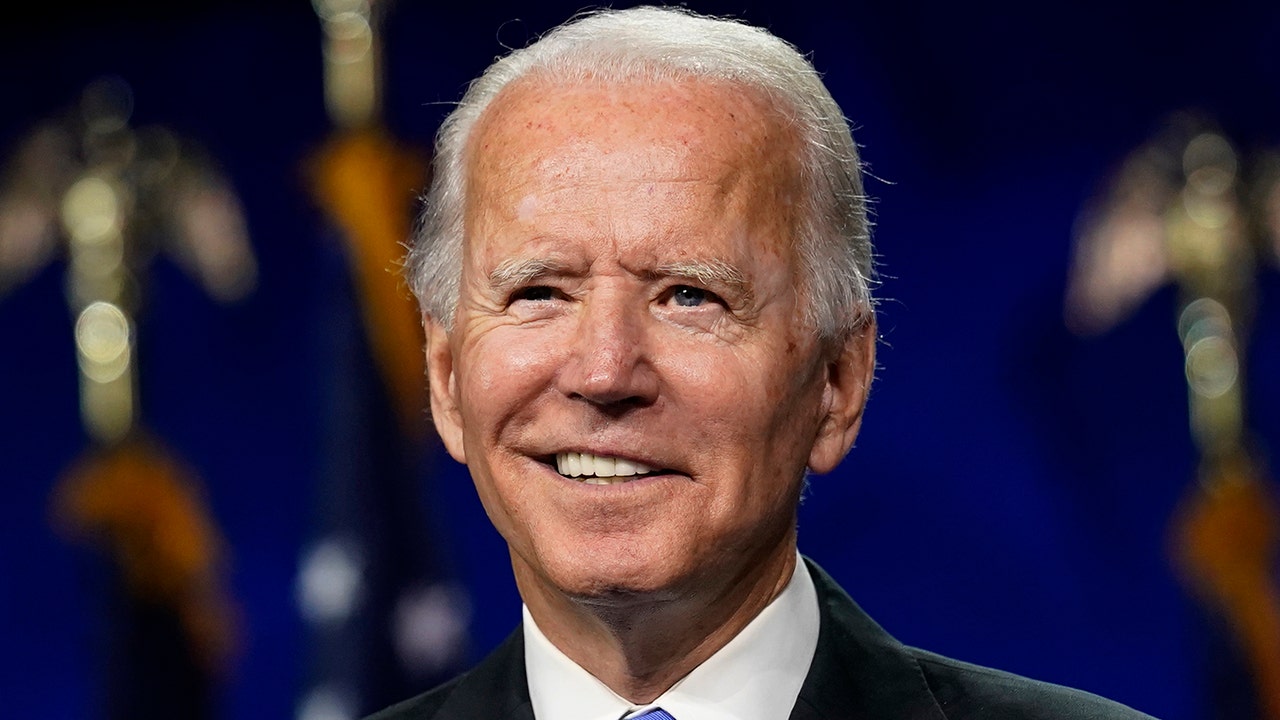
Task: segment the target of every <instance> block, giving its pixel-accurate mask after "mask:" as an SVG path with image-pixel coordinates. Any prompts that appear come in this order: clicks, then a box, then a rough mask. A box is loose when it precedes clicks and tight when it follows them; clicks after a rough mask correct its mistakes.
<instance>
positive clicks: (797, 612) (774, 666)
mask: <svg viewBox="0 0 1280 720" xmlns="http://www.w3.org/2000/svg"><path fill="white" fill-rule="evenodd" d="M817 647H818V594H817V591H815V590H814V587H813V580H812V579H811V578H810V577H809V569H808V568H806V567H805V565H804V562H803V561H802V560H801V559H800V557H799V555H798V554H797V557H796V569H795V572H794V573H793V574H792V576H791V580H790V582H788V583H787V586H786V587H785V588H783V590H782V592H781V593H779V594H778V597H776V598H774V600H773V602H771V603H769V605H768V606H766V607H765V609H764V610H762V611H761V612H760V614H759V615H757V616H756V617H755V619H753V620H752V621H751V622H750V623H748V624H747V626H746V627H745V628H743V629H742V632H740V633H738V635H737V636H736V637H734V638H733V639H732V640H730V641H729V643H728V644H726V645H725V646H724V647H722V648H720V649H719V650H717V651H716V653H715V654H714V655H712V656H711V657H709V658H707V660H706V661H705V662H703V663H702V664H701V665H699V666H698V667H696V668H694V669H693V670H692V671H691V672H690V673H689V674H688V675H686V676H684V678H682V679H681V680H679V681H678V682H676V684H675V685H673V686H671V689H669V690H667V691H666V692H664V693H663V694H662V695H661V696H660V697H659V698H658V699H657V700H654V701H653V702H652V703H650V704H648V705H634V704H632V703H630V702H628V701H627V700H625V699H623V698H622V697H620V696H619V695H618V694H617V693H615V692H614V691H612V690H610V689H609V688H608V686H606V685H605V684H604V683H602V682H600V681H599V680H597V679H596V677H595V676H594V675H592V674H591V673H589V672H587V671H586V670H584V669H582V667H581V666H579V665H578V664H577V663H575V662H574V661H572V660H570V659H569V658H568V657H567V656H566V655H565V654H564V653H562V652H560V650H559V649H558V648H556V646H555V645H552V644H551V641H550V640H547V638H546V636H545V635H543V634H542V631H541V630H539V629H538V625H537V623H535V622H534V621H533V616H532V615H530V614H529V608H528V606H525V608H524V662H525V668H526V670H527V672H528V677H529V699H530V700H531V701H532V704H533V716H534V717H535V718H537V720H619V719H620V718H624V717H628V716H630V715H633V714H639V713H640V711H647V710H649V709H651V708H655V707H661V708H662V709H663V710H666V711H667V712H668V713H671V715H672V717H674V718H676V720H786V719H787V718H788V717H789V716H790V715H791V709H792V707H794V705H795V702H796V697H797V696H798V695H799V694H800V686H801V685H803V684H804V679H805V676H806V675H807V674H808V672H809V664H810V663H811V662H813V653H814V650H816V649H817Z"/></svg>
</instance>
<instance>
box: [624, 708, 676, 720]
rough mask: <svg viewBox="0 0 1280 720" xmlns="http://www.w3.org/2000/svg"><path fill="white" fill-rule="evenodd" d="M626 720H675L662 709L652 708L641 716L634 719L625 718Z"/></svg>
mask: <svg viewBox="0 0 1280 720" xmlns="http://www.w3.org/2000/svg"><path fill="white" fill-rule="evenodd" d="M627 720H676V719H675V718H673V717H671V713H669V712H667V711H666V710H663V709H662V708H654V709H652V710H650V711H649V712H647V713H645V714H643V715H636V716H634V717H629V718H627Z"/></svg>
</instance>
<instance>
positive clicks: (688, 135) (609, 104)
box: [466, 76, 799, 216]
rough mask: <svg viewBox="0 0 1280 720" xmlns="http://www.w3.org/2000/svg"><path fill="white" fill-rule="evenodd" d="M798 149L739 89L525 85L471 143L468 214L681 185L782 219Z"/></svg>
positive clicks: (514, 87) (637, 83) (760, 101)
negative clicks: (552, 198) (596, 190)
mask: <svg viewBox="0 0 1280 720" xmlns="http://www.w3.org/2000/svg"><path fill="white" fill-rule="evenodd" d="M796 146H797V144H796V141H795V132H794V130H793V129H792V127H791V124H790V123H789V122H788V121H787V120H786V118H784V117H783V115H782V114H781V113H780V112H778V111H777V110H776V109H774V108H773V106H772V105H771V104H770V103H768V102H767V101H766V100H765V99H764V97H763V95H762V94H761V93H760V92H758V91H756V90H754V89H752V88H749V87H745V86H742V85H738V84H730V83H728V82H725V81H712V80H702V79H668V80H661V81H649V80H634V81H626V82H608V81H604V80H585V81H575V82H557V81H554V80H552V79H549V78H545V77H537V76H534V77H528V78H524V79H521V80H518V81H516V82H514V83H512V84H511V85H510V86H508V87H507V88H506V89H504V90H503V91H502V92H501V93H500V94H499V96H498V97H497V98H496V99H495V100H494V101H493V102H492V103H491V104H490V106H489V108H488V109H487V110H486V111H485V113H484V114H483V115H482V117H481V118H480V120H479V122H478V123H477V126H476V128H475V131H474V132H473V133H472V136H471V142H470V145H469V147H468V158H467V159H468V163H467V166H468V172H467V184H466V197H467V202H468V206H469V207H468V215H473V214H474V213H473V210H474V209H475V208H474V207H473V206H475V205H481V204H486V203H491V202H492V201H493V200H494V199H495V198H503V199H504V200H508V201H509V200H510V199H528V198H530V197H536V198H538V199H539V200H542V199H545V196H546V195H548V194H549V193H554V192H556V191H557V190H558V189H570V190H571V191H572V193H573V197H574V198H576V197H578V195H577V193H580V192H581V190H582V189H583V187H584V186H585V187H597V186H605V187H610V188H616V189H618V191H619V192H627V191H628V189H629V188H634V187H635V186H636V185H637V184H644V183H665V184H667V185H668V186H669V185H671V184H672V183H676V184H678V183H682V182H683V183H700V184H702V185H704V186H708V188H709V189H710V191H711V192H712V193H713V194H716V193H718V194H719V195H721V196H723V197H724V199H725V200H726V201H727V202H733V201H734V198H736V202H738V203H739V204H741V205H742V206H743V207H742V208H740V211H741V212H743V213H761V212H765V211H766V209H767V211H769V212H774V213H775V214H776V210H777V209H778V208H780V207H788V208H789V207H790V206H791V205H792V204H793V201H794V198H795V196H796V194H797V192H796V190H797V188H798V186H799V180H798V171H797V162H796V153H795V151H794V150H795V148H796ZM730 196H733V197H732V198H731V197H730ZM508 204H509V202H508ZM492 209H493V208H488V210H492ZM507 209H508V210H510V211H512V212H517V213H518V208H510V207H509V208H507ZM784 214H785V215H787V216H789V215H790V213H789V212H786V213H784Z"/></svg>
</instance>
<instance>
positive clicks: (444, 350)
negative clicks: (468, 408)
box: [422, 316, 467, 465]
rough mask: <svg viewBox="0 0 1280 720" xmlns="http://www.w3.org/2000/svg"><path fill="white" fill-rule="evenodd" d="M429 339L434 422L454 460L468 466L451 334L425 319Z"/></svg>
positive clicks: (428, 377) (427, 348)
mask: <svg viewBox="0 0 1280 720" xmlns="http://www.w3.org/2000/svg"><path fill="white" fill-rule="evenodd" d="M422 325H423V328H424V329H425V330H426V335H427V347H426V353H427V389H428V391H429V392H430V394H431V419H432V421H434V422H435V425H436V432H437V433H439V434H440V440H441V442H443V443H444V447H445V449H446V450H448V451H449V454H450V455H451V456H453V459H454V460H457V461H458V462H460V463H462V464H464V465H465V464H466V462H467V453H466V449H465V448H464V447H463V443H462V414H461V412H460V410H459V407H458V383H457V378H456V376H455V374H454V367H453V348H452V347H451V346H450V345H449V332H448V331H447V330H445V328H444V326H443V325H441V324H440V323H439V322H437V321H436V320H435V319H434V318H431V317H429V316H428V317H424V318H423V323H422Z"/></svg>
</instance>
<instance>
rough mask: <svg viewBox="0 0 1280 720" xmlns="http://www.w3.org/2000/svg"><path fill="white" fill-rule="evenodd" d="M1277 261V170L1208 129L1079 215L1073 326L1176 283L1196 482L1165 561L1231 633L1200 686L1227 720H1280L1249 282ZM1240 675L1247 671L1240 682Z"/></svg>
mask: <svg viewBox="0 0 1280 720" xmlns="http://www.w3.org/2000/svg"><path fill="white" fill-rule="evenodd" d="M1277 259H1280V162H1278V161H1277V159H1276V156H1275V154H1274V153H1260V154H1257V155H1256V156H1253V157H1249V156H1243V155H1241V154H1240V153H1239V152H1238V151H1237V150H1236V148H1235V146H1234V145H1233V144H1232V143H1231V142H1230V140H1228V138H1227V137H1226V135H1225V134H1224V133H1223V132H1222V131H1221V130H1220V129H1219V128H1218V127H1217V126H1216V125H1215V124H1214V123H1213V122H1211V121H1209V120H1208V119H1206V118H1203V117H1199V116H1197V115H1195V114H1192V113H1181V114H1178V115H1175V116H1174V117H1172V118H1170V119H1169V120H1168V121H1167V122H1166V123H1165V124H1164V127H1163V128H1162V129H1161V131H1160V132H1159V133H1158V134H1157V136H1156V137H1155V138H1154V139H1152V140H1151V141H1150V142H1148V143H1146V144H1144V145H1143V146H1142V147H1140V148H1138V149H1137V150H1135V151H1134V152H1133V153H1131V154H1130V156H1129V157H1128V158H1127V159H1126V160H1125V161H1124V163H1123V164H1122V166H1121V168H1120V170H1119V172H1118V173H1117V174H1116V176H1115V177H1114V178H1113V180H1112V183H1111V187H1110V189H1109V191H1108V192H1106V193H1105V194H1103V195H1101V196H1100V197H1098V198H1097V199H1096V200H1095V201H1094V202H1093V203H1092V205H1091V207H1089V208H1087V209H1086V211H1085V212H1084V213H1083V215H1082V218H1081V222H1080V226H1079V232H1078V234H1077V241H1076V253H1075V262H1074V265H1073V268H1072V277H1071V279H1070V283H1069V285H1068V291H1067V298H1066V306H1065V311H1066V320H1067V324H1068V325H1069V326H1070V327H1071V328H1072V329H1074V330H1076V331H1077V332H1079V333H1082V334H1089V333H1099V332H1104V331H1106V330H1109V329H1110V328H1111V327H1113V326H1114V325H1115V324H1117V323H1119V322H1120V321H1121V320H1123V319H1124V318H1125V317H1126V316H1128V315H1129V314H1130V313H1131V312H1132V311H1133V310H1134V309H1136V308H1137V307H1138V306H1139V305H1140V304H1141V303H1142V302H1143V301H1144V300H1146V299H1147V297H1149V296H1150V294H1151V293H1152V292H1153V291H1155V290H1156V289H1157V288H1158V287H1160V286H1162V285H1164V284H1165V283H1167V282H1173V283H1175V284H1176V285H1177V286H1178V289H1179V297H1180V305H1181V308H1180V312H1179V316H1178V323H1177V324H1178V333H1179V336H1180V337H1181V339H1182V345H1183V351H1184V360H1185V370H1186V380H1187V389H1188V399H1189V404H1190V415H1191V430H1192V436H1193V438H1194V439H1195V442H1196V446H1197V448H1198V449H1199V452H1200V458H1201V461H1200V477H1199V478H1198V480H1199V482H1197V483H1195V484H1193V485H1192V486H1191V487H1190V488H1188V490H1187V492H1186V494H1185V497H1184V498H1183V501H1182V503H1181V507H1180V508H1179V510H1178V512H1177V513H1176V515H1175V517H1173V518H1171V519H1170V547H1171V555H1172V560H1173V563H1174V565H1175V567H1176V568H1177V570H1178V571H1179V572H1180V573H1181V575H1182V577H1183V579H1184V581H1185V582H1186V583H1187V585H1188V587H1189V588H1190V590H1191V591H1192V592H1193V593H1194V594H1195V595H1196V596H1197V597H1198V598H1199V599H1201V600H1202V601H1203V603H1204V605H1205V606H1206V607H1207V608H1209V609H1210V610H1211V611H1212V613H1213V615H1214V618H1215V620H1218V621H1219V622H1218V625H1220V626H1221V627H1222V628H1223V629H1224V630H1225V633H1224V635H1225V637H1224V638H1222V642H1220V643H1219V644H1218V647H1216V648H1211V649H1210V652H1211V653H1213V655H1214V656H1213V657H1210V658H1208V660H1209V664H1210V665H1211V666H1212V667H1213V668H1214V669H1215V671H1217V670H1220V669H1223V668H1226V669H1227V671H1226V672H1214V673H1213V677H1210V678H1207V682H1208V684H1209V686H1210V691H1211V693H1212V694H1213V696H1214V698H1215V708H1214V712H1215V713H1216V714H1218V715H1219V716H1221V717H1233V718H1235V717H1240V718H1244V717H1255V718H1268V719H1270V720H1280V590H1278V586H1277V582H1276V569H1277V568H1276V561H1277V550H1278V549H1280V544H1278V543H1280V535H1278V534H1277V530H1278V528H1277V523H1278V522H1280V511H1278V510H1277V506H1276V501H1275V497H1274V495H1275V491H1274V486H1273V485H1272V483H1271V482H1270V481H1268V480H1267V478H1266V476H1265V473H1264V468H1263V466H1262V464H1261V462H1260V461H1259V460H1258V458H1259V457H1262V456H1263V455H1264V453H1263V452H1260V451H1259V449H1258V448H1256V447H1254V445H1255V441H1254V439H1253V437H1252V435H1251V433H1250V432H1249V429H1248V408H1247V407H1246V403H1245V400H1246V397H1247V394H1246V393H1245V377H1246V373H1245V369H1246V368H1245V362H1244V360H1245V357H1246V353H1245V348H1246V346H1247V343H1248V338H1249V334H1250V329H1251V324H1252V322H1253V315H1254V304H1255V297H1254V296H1255V272H1256V269H1257V267H1258V266H1259V265H1261V264H1263V263H1265V262H1274V261H1276V260H1277ZM1241 667H1243V668H1247V669H1248V672H1247V673H1240V672H1234V671H1233V670H1234V669H1235V668H1241Z"/></svg>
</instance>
